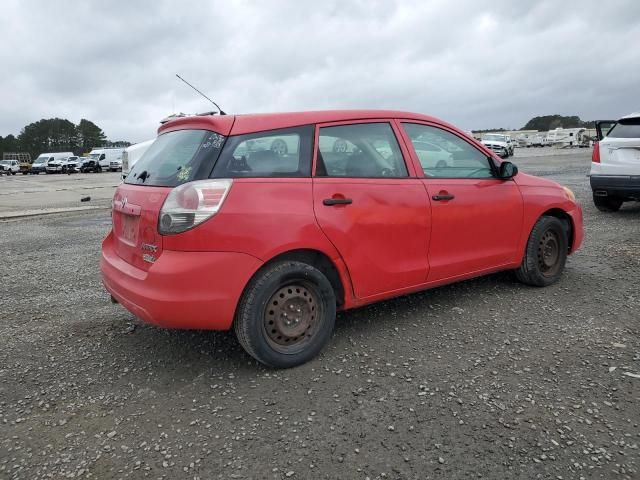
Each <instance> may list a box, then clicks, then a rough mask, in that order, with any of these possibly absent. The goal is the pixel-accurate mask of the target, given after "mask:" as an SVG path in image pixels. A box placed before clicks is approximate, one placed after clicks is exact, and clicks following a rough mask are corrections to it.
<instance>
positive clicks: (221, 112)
mask: <svg viewBox="0 0 640 480" xmlns="http://www.w3.org/2000/svg"><path fill="white" fill-rule="evenodd" d="M176 77H178V78H179V79H180V80H182V81H183V82H184V83H186V84H187V85H189V86H190V87H191V88H193V89H194V90H195V91H196V92H198V93H199V94H200V95H202V96H203V97H204V98H206V99H207V100H209V101H210V102H211V103H213V104H214V105H215V107H216V108H217V109H218V111H219V112H220V115H226V113H225V112H223V111H222V109H221V108H220V107H219V106H218V104H217V103H216V102H214V101H213V100H211V99H210V98H209V97H207V96H206V95H205V94H204V93H202V92H201V91H200V90H198V89H197V88H196V87H194V86H193V85H191V84H190V83H189V82H187V81H186V80H185V79H184V78H182V77H181V76H180V75H178V74H177V73H176Z"/></svg>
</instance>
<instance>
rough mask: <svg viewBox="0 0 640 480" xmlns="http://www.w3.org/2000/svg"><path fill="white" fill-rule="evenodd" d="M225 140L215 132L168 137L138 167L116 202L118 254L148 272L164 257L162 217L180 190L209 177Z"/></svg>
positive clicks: (188, 131) (173, 133)
mask: <svg viewBox="0 0 640 480" xmlns="http://www.w3.org/2000/svg"><path fill="white" fill-rule="evenodd" d="M224 141H225V137H224V136H222V135H220V134H218V133H216V132H212V131H209V130H202V129H184V130H175V131H170V132H167V133H163V134H161V135H160V136H158V138H157V139H156V140H155V141H154V142H153V144H151V146H150V147H149V149H148V150H147V151H146V152H145V153H144V155H143V156H142V157H141V158H140V159H139V160H138V161H137V162H136V164H135V165H134V166H133V167H132V168H131V171H130V172H129V174H128V175H127V177H126V179H125V180H124V183H123V184H122V185H120V186H119V187H118V189H117V190H116V192H115V194H114V197H113V203H112V211H113V234H114V237H115V243H116V247H115V248H116V252H117V253H118V255H119V256H120V257H121V258H122V259H123V260H124V261H126V262H127V263H129V264H131V265H134V266H136V267H138V268H141V269H143V270H148V269H149V268H150V267H151V265H153V263H155V262H156V261H157V260H158V258H160V256H161V255H162V243H163V242H162V235H160V233H159V232H158V217H159V215H160V210H161V209H162V206H163V204H164V201H165V199H166V198H167V196H168V195H169V193H170V192H171V191H172V189H173V188H174V187H177V186H179V185H182V184H184V183H188V182H191V181H194V180H202V179H205V178H208V177H209V175H210V174H211V171H212V169H213V165H214V163H215V161H216V160H217V158H218V155H219V154H220V150H221V148H222V146H223V144H224Z"/></svg>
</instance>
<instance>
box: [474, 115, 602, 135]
mask: <svg viewBox="0 0 640 480" xmlns="http://www.w3.org/2000/svg"><path fill="white" fill-rule="evenodd" d="M556 128H595V122H594V121H593V120H581V119H580V117H578V116H577V115H570V116H564V115H558V114H555V115H542V116H538V117H533V118H532V119H531V120H529V121H528V122H527V123H526V124H525V126H524V127H522V128H521V129H520V130H537V131H539V132H548V131H549V130H554V129H556ZM513 130H514V129H512V128H492V129H483V130H474V131H473V133H486V132H507V131H513Z"/></svg>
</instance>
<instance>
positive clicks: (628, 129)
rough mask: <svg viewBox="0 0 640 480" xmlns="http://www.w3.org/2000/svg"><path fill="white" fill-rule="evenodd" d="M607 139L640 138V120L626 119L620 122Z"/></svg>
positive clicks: (608, 134) (610, 131)
mask: <svg viewBox="0 0 640 480" xmlns="http://www.w3.org/2000/svg"><path fill="white" fill-rule="evenodd" d="M607 138H640V118H626V119H622V120H620V121H618V123H616V124H615V125H614V126H613V128H612V129H611V130H609V133H607Z"/></svg>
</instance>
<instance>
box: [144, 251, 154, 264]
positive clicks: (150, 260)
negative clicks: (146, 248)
mask: <svg viewBox="0 0 640 480" xmlns="http://www.w3.org/2000/svg"><path fill="white" fill-rule="evenodd" d="M142 260H144V261H145V262H148V263H155V261H156V257H154V256H153V255H149V254H148V253H145V254H144V255H142Z"/></svg>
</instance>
